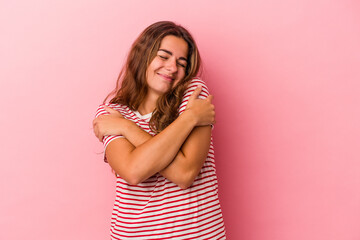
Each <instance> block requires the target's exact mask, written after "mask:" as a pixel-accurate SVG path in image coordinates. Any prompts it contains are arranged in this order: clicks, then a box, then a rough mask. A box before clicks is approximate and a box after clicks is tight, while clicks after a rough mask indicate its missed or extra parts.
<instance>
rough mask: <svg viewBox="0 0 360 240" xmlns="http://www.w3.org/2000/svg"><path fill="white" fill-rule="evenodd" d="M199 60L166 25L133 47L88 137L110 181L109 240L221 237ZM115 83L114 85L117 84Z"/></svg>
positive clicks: (180, 33) (210, 112)
mask: <svg viewBox="0 0 360 240" xmlns="http://www.w3.org/2000/svg"><path fill="white" fill-rule="evenodd" d="M199 67H200V56H199V53H198V49H197V46H196V44H195V42H194V40H193V38H192V36H191V35H190V33H189V32H188V31H187V30H186V29H184V28H183V27H181V26H179V25H176V24H174V23H173V22H167V21H163V22H157V23H154V24H152V25H150V26H149V27H147V28H146V29H145V30H144V31H143V32H142V33H141V34H140V36H139V37H138V38H137V40H136V41H135V42H134V43H133V45H132V48H131V50H130V53H129V55H128V59H127V62H126V64H125V66H124V68H123V71H122V72H121V73H120V75H119V78H118V82H117V86H116V89H115V90H114V92H113V93H114V95H115V96H114V97H113V98H112V99H111V100H110V103H109V104H105V105H101V106H100V107H99V109H98V111H97V114H96V118H95V120H94V122H93V126H94V133H95V135H96V136H97V137H98V138H99V140H100V141H102V142H103V143H104V146H105V161H107V162H108V163H109V164H110V166H111V167H112V169H113V170H114V171H115V173H116V176H117V186H116V200H115V204H114V209H113V213H112V218H111V230H110V232H111V239H225V229H224V223H223V219H222V213H221V209H220V204H219V200H218V195H217V179H216V174H215V164H214V155H213V147H212V141H211V125H212V124H213V123H214V117H215V112H214V106H213V105H212V104H211V100H212V96H211V95H209V92H208V90H207V87H206V86H205V84H204V82H203V81H201V80H200V79H198V78H195V76H196V75H197V73H198V71H199ZM120 82H121V87H119V86H120Z"/></svg>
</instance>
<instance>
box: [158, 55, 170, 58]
mask: <svg viewBox="0 0 360 240" xmlns="http://www.w3.org/2000/svg"><path fill="white" fill-rule="evenodd" d="M158 56H159V57H160V58H162V59H168V57H165V56H161V55H158Z"/></svg>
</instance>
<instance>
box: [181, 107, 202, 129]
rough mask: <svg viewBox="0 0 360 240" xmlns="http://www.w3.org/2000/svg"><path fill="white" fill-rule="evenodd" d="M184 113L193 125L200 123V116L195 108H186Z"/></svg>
mask: <svg viewBox="0 0 360 240" xmlns="http://www.w3.org/2000/svg"><path fill="white" fill-rule="evenodd" d="M181 115H184V118H186V121H187V122H189V123H191V125H192V126H193V127H195V126H196V125H197V123H198V118H197V115H196V113H195V112H194V110H192V109H191V108H187V109H185V111H184V112H183V113H182V114H181Z"/></svg>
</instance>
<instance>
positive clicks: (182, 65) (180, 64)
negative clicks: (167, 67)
mask: <svg viewBox="0 0 360 240" xmlns="http://www.w3.org/2000/svg"><path fill="white" fill-rule="evenodd" d="M177 64H178V65H179V66H180V67H183V68H186V65H185V64H183V63H179V62H178V63H177Z"/></svg>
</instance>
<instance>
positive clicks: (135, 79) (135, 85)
mask: <svg viewBox="0 0 360 240" xmlns="http://www.w3.org/2000/svg"><path fill="white" fill-rule="evenodd" d="M168 35H173V36H176V37H179V38H182V39H184V40H185V42H186V43H187V44H188V56H187V59H188V63H187V66H186V70H185V77H184V78H183V79H182V80H180V82H178V84H177V85H176V86H174V87H173V88H172V89H169V90H168V91H167V92H166V93H164V94H163V95H162V96H161V97H159V99H158V100H157V103H156V108H155V110H154V111H153V114H152V117H151V119H150V123H149V124H150V127H151V129H152V130H153V131H154V132H156V133H159V132H161V131H162V130H164V129H165V128H166V127H167V126H168V125H169V124H170V123H172V122H173V121H174V120H175V119H176V118H177V117H178V108H179V106H180V104H181V101H182V96H183V94H184V92H185V90H186V87H187V85H188V83H189V82H190V80H191V79H192V78H194V77H195V76H197V74H198V72H199V69H200V66H201V59H200V54H199V51H198V48H197V46H196V43H195V41H194V39H193V37H192V36H191V34H190V33H189V32H188V31H187V30H186V29H185V28H184V27H182V26H180V25H177V24H175V23H174V22H170V21H161V22H156V23H154V24H152V25H150V26H148V27H147V28H146V29H145V30H144V31H143V32H142V33H141V34H140V36H139V37H138V38H137V39H136V40H135V42H134V43H133V44H132V46H131V49H130V52H129V54H128V57H127V61H126V63H125V65H124V66H123V68H122V70H121V72H120V74H119V76H118V79H117V82H116V87H115V89H114V90H113V91H112V92H111V93H110V94H109V95H108V96H107V97H106V99H105V100H104V102H106V100H107V99H108V98H109V97H110V96H111V95H114V97H113V98H112V99H111V100H110V103H117V104H123V105H126V106H128V107H129V108H130V109H131V110H135V111H137V110H138V108H139V106H140V104H141V103H142V102H143V101H144V99H145V97H146V95H147V89H148V85H147V82H146V70H147V68H148V66H149V64H150V63H151V61H152V60H153V59H154V58H155V56H156V54H157V51H158V49H159V47H160V44H161V41H162V39H163V38H164V37H166V36H168Z"/></svg>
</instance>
